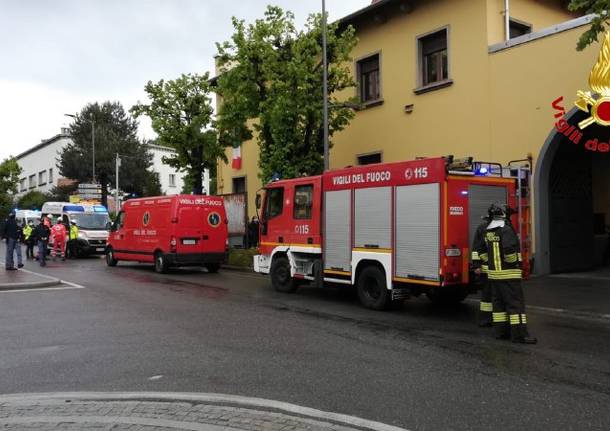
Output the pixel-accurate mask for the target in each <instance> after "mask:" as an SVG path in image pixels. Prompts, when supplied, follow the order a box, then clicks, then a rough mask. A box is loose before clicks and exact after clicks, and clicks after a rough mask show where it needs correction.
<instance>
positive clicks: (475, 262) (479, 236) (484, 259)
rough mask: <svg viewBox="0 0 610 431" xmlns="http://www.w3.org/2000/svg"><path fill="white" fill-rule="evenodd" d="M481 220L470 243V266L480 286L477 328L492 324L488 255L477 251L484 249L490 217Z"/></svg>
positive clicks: (486, 216)
mask: <svg viewBox="0 0 610 431" xmlns="http://www.w3.org/2000/svg"><path fill="white" fill-rule="evenodd" d="M481 218H482V219H483V223H481V224H480V225H479V226H478V227H477V230H476V232H475V234H474V239H473V241H472V255H471V257H472V266H473V267H474V272H475V274H477V275H478V277H479V283H480V284H481V300H480V302H479V326H480V327H487V328H488V327H491V322H492V311H493V304H492V291H491V285H490V284H489V280H488V279H487V268H488V266H487V263H488V260H489V258H488V255H487V253H484V252H482V253H481V254H479V250H483V249H484V248H485V232H486V231H487V226H488V225H489V222H490V221H491V217H490V216H489V214H488V215H485V216H483V217H481Z"/></svg>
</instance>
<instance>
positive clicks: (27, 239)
mask: <svg viewBox="0 0 610 431" xmlns="http://www.w3.org/2000/svg"><path fill="white" fill-rule="evenodd" d="M33 232H34V222H33V221H32V220H30V221H29V222H28V224H27V225H25V227H24V228H23V242H24V243H25V258H26V259H34V237H33V235H32V233H33Z"/></svg>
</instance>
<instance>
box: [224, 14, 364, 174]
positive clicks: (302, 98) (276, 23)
mask: <svg viewBox="0 0 610 431" xmlns="http://www.w3.org/2000/svg"><path fill="white" fill-rule="evenodd" d="M321 22H322V16H321V15H310V16H309V18H308V20H307V23H306V25H305V28H304V29H303V30H297V29H296V27H295V24H294V15H293V14H292V13H291V12H285V11H284V10H282V9H281V8H279V7H273V6H268V7H267V10H266V12H265V16H264V18H263V19H259V20H256V21H255V23H254V24H249V25H246V23H245V22H244V21H243V20H238V19H236V18H233V27H234V34H233V36H232V38H231V40H230V41H227V42H224V43H222V44H217V47H218V64H219V66H220V70H221V73H220V76H219V79H218V93H219V95H220V96H221V97H222V105H221V107H220V109H219V112H218V130H219V135H220V140H221V141H222V142H224V143H226V144H229V145H232V146H234V147H235V146H238V145H240V144H241V143H242V142H244V141H246V140H249V139H251V138H252V137H253V135H254V134H253V132H254V131H255V132H256V133H257V136H258V145H259V148H260V152H259V167H260V173H259V176H260V177H261V179H262V180H263V181H267V180H269V179H270V178H271V177H272V175H273V174H274V173H276V172H277V173H279V174H281V176H282V177H283V178H292V177H296V176H300V175H303V174H308V175H312V174H319V173H320V172H322V170H323V168H324V160H323V152H324V128H323V109H322V104H323V97H322V96H323V93H322V91H323V85H322V80H323V64H322V31H321ZM356 43H357V38H356V36H355V31H354V29H353V28H352V27H351V26H350V27H347V28H344V29H340V28H339V26H338V24H331V25H329V27H328V51H327V52H328V55H327V57H328V64H329V76H328V89H329V95H330V98H329V99H330V100H329V103H330V106H331V109H330V110H329V111H330V112H329V135H330V136H332V135H333V134H334V133H336V132H338V131H340V130H343V129H344V128H345V127H346V126H347V125H348V124H349V122H350V121H351V119H352V118H353V116H354V112H353V109H352V108H350V107H349V106H350V105H351V104H353V103H354V102H355V100H352V99H347V100H339V99H338V96H337V94H338V93H339V92H341V91H342V90H345V89H348V88H350V87H354V86H355V83H354V82H353V79H352V76H351V73H350V68H351V64H352V63H351V58H350V53H351V51H352V49H353V48H354V46H355V45H356ZM248 124H252V126H251V127H249V126H248Z"/></svg>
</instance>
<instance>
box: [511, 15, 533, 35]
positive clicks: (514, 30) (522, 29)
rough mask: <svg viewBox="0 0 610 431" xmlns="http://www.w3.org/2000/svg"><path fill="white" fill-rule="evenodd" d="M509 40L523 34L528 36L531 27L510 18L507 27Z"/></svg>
mask: <svg viewBox="0 0 610 431" xmlns="http://www.w3.org/2000/svg"><path fill="white" fill-rule="evenodd" d="M508 28H509V32H510V38H511V39H514V38H515V37H519V36H523V35H524V34H530V33H531V32H532V25H531V24H528V23H526V22H523V21H519V20H517V19H514V18H511V19H510V22H509V25H508Z"/></svg>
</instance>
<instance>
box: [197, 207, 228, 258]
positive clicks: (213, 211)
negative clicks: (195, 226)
mask: <svg viewBox="0 0 610 431" xmlns="http://www.w3.org/2000/svg"><path fill="white" fill-rule="evenodd" d="M203 208H204V213H205V218H204V229H203V233H204V238H205V241H204V242H205V250H204V252H205V253H224V252H225V251H226V245H227V239H228V237H229V234H228V224H227V214H226V212H225V207H224V201H223V199H222V198H219V197H209V198H208V200H207V204H206V205H205V206H204V207H203Z"/></svg>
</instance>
